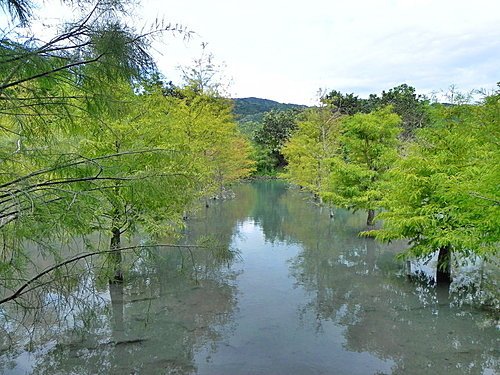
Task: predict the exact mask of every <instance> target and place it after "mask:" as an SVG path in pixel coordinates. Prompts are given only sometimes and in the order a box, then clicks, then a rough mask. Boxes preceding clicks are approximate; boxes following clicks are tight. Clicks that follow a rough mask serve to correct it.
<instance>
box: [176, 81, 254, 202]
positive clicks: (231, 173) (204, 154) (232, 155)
mask: <svg viewBox="0 0 500 375" xmlns="http://www.w3.org/2000/svg"><path fill="white" fill-rule="evenodd" d="M182 93H183V96H184V97H183V98H181V99H179V98H173V97H171V98H168V103H169V104H168V106H169V107H168V110H167V111H166V119H167V120H168V122H169V123H170V124H172V125H171V126H173V127H174V128H175V129H176V131H175V132H176V134H177V136H180V137H184V139H185V142H186V144H185V151H187V152H189V154H190V155H192V156H193V158H194V159H193V161H192V163H193V164H192V166H191V167H190V168H191V169H193V168H194V169H196V170H197V171H198V172H197V173H198V183H199V187H200V191H201V192H202V194H204V195H212V194H214V193H216V192H217V191H218V190H220V189H221V188H222V187H223V186H224V185H228V184H230V183H232V182H234V181H236V180H238V179H239V178H242V177H246V176H247V175H248V174H249V173H250V172H251V171H252V170H253V163H252V162H251V161H250V159H249V157H250V153H251V148H250V144H249V142H248V141H246V140H245V139H244V138H243V137H242V136H241V135H240V134H239V133H238V131H237V126H236V122H235V121H234V117H233V114H232V112H231V111H232V108H231V103H230V101H228V100H226V99H223V98H219V97H214V96H209V95H205V94H197V93H195V92H193V91H192V90H191V89H189V88H186V89H185V90H184V91H183V92H182Z"/></svg>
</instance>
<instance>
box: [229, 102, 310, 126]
mask: <svg viewBox="0 0 500 375" xmlns="http://www.w3.org/2000/svg"><path fill="white" fill-rule="evenodd" d="M233 103H234V109H233V113H234V114H235V115H236V118H237V120H238V122H240V123H243V122H250V121H255V122H261V121H262V118H263V117H264V113H266V112H269V111H272V110H276V111H287V110H290V109H304V108H307V106H305V105H301V104H290V103H279V102H276V101H274V100H269V99H261V98H235V99H233Z"/></svg>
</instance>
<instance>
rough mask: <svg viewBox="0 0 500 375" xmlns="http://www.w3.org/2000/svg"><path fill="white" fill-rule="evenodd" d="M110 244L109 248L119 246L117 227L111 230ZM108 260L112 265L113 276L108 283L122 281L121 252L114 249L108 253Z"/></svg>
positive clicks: (117, 247) (119, 234)
mask: <svg viewBox="0 0 500 375" xmlns="http://www.w3.org/2000/svg"><path fill="white" fill-rule="evenodd" d="M111 233H112V236H111V244H110V250H115V249H119V248H120V236H121V232H120V229H119V228H113V229H112V230H111ZM109 255H110V260H111V263H112V267H113V276H112V277H111V279H110V280H109V281H110V283H121V282H122V281H123V271H122V252H121V251H114V252H112V253H110V254H109Z"/></svg>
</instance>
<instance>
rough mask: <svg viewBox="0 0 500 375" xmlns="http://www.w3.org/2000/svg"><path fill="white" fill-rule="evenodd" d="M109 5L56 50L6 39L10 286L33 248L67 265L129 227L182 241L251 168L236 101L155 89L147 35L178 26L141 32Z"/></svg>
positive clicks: (2, 94) (3, 215)
mask: <svg viewBox="0 0 500 375" xmlns="http://www.w3.org/2000/svg"><path fill="white" fill-rule="evenodd" d="M105 3H106V4H105ZM112 3H113V4H114V5H116V6H117V7H118V8H120V7H121V5H120V2H119V1H118V2H112ZM85 4H86V2H85ZM111 5H112V4H111V3H110V4H108V2H98V4H97V6H96V8H95V9H94V12H92V11H90V13H89V16H88V18H83V19H82V20H81V21H80V22H77V23H75V24H69V25H66V26H67V28H66V30H67V32H66V33H64V34H61V35H60V36H59V37H58V38H55V39H54V40H52V41H51V42H50V43H49V44H47V45H41V44H39V43H38V42H37V40H38V39H36V38H33V39H29V38H28V41H27V42H26V43H20V42H17V41H16V40H15V39H9V38H8V36H6V37H5V38H4V39H3V40H2V45H1V46H0V59H1V64H0V77H1V80H0V81H2V84H1V85H0V146H1V147H0V238H1V241H2V243H1V245H2V250H1V252H0V270H1V272H0V275H1V276H2V277H4V278H5V279H4V280H3V282H2V284H3V285H7V284H8V283H9V280H8V279H9V278H10V276H11V275H12V274H13V273H18V272H19V270H20V269H21V268H22V266H23V264H26V263H27V262H26V261H27V260H28V258H29V257H28V253H27V252H26V251H25V250H26V245H27V244H28V245H31V244H33V243H36V244H38V245H41V246H40V247H39V248H38V249H37V252H40V253H42V254H44V253H43V250H50V251H52V255H53V257H54V258H56V259H60V258H61V257H62V256H63V255H62V254H61V243H63V242H64V241H70V240H71V239H73V238H75V236H77V235H82V236H85V235H88V234H90V233H95V232H100V233H104V235H105V236H106V237H107V238H108V236H109V235H110V234H111V233H112V234H113V236H112V238H113V241H115V242H114V243H113V241H112V248H119V239H120V235H121V234H122V233H123V232H125V231H127V230H128V229H134V228H136V227H140V228H141V229H142V230H144V231H146V232H148V233H150V234H151V235H153V236H155V235H163V234H167V233H168V234H172V232H174V230H177V229H178V228H179V227H180V226H181V225H182V214H183V212H184V211H185V210H187V209H189V208H191V207H192V205H193V204H194V202H196V200H197V199H198V198H200V197H201V196H203V195H206V194H213V193H214V192H215V191H216V190H218V189H220V188H221V186H223V185H225V184H227V183H230V182H232V181H234V180H236V179H238V178H240V177H242V176H245V175H246V174H248V173H249V172H250V170H251V168H252V164H251V162H249V161H248V158H247V156H248V154H249V152H250V150H249V146H248V144H247V143H246V142H245V141H243V140H242V139H241V138H240V137H239V134H238V133H237V131H236V124H235V122H234V120H233V117H232V114H231V105H230V102H229V101H226V100H225V99H222V98H220V97H217V96H216V95H207V94H204V93H203V92H194V91H193V90H192V89H190V88H187V89H185V90H180V89H179V90H177V89H176V90H169V91H165V90H164V89H165V87H163V88H162V87H161V86H160V85H156V84H155V82H152V80H151V77H153V78H154V77H155V76H154V75H153V76H151V75H150V73H152V72H154V62H153V61H152V60H151V59H150V58H149V56H148V54H147V50H146V48H147V45H148V38H149V37H150V36H151V35H153V34H154V33H155V32H156V31H157V32H160V31H162V30H163V31H165V30H172V28H170V27H169V26H168V25H167V26H165V27H163V26H162V25H160V24H158V25H156V26H157V28H158V29H157V30H152V31H151V33H149V32H148V33H146V34H145V35H143V36H140V35H136V34H134V33H133V30H132V29H130V28H127V27H124V26H123V25H122V26H120V20H119V17H118V16H117V14H119V9H115V8H113V7H112V6H111ZM82 9H85V8H82ZM91 9H92V8H91ZM120 9H121V8H120ZM117 17H118V18H117ZM19 40H24V39H19ZM143 78H144V80H143ZM142 82H147V83H146V84H144V86H141V83H142ZM170 92H173V93H175V95H170V96H168V94H169V93H170ZM99 245H102V244H99ZM117 254H118V253H117ZM117 263H118V262H117ZM20 276H21V274H20V273H18V274H17V276H16V277H15V278H14V279H15V280H19V278H20Z"/></svg>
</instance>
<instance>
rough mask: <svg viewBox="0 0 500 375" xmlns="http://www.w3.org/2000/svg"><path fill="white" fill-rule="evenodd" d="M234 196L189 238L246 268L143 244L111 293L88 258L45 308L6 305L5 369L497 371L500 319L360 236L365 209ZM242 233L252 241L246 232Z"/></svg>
mask: <svg viewBox="0 0 500 375" xmlns="http://www.w3.org/2000/svg"><path fill="white" fill-rule="evenodd" d="M236 195H237V198H236V199H234V200H231V201H226V202H222V203H219V202H213V204H211V205H210V207H209V208H207V209H205V208H202V209H201V211H199V212H198V213H197V214H196V215H195V216H194V217H193V218H192V219H190V220H189V222H188V225H187V229H186V230H185V233H184V238H183V239H182V240H181V243H184V244H188V243H189V244H192V243H194V242H196V240H197V239H199V238H204V237H206V236H210V237H212V238H214V239H215V240H216V241H217V243H219V244H220V245H222V246H223V247H226V248H227V247H230V246H231V245H232V244H234V243H239V244H245V248H246V251H247V253H245V254H243V253H242V257H243V258H245V263H243V262H241V263H238V264H235V260H234V259H233V260H231V259H225V258H224V257H221V256H216V257H214V256H213V254H212V255H211V254H210V253H209V252H207V251H205V250H202V249H197V250H195V249H192V252H186V251H180V250H175V249H173V250H172V249H170V250H166V249H157V250H155V251H146V250H141V251H140V252H138V253H137V254H134V256H133V257H130V259H129V260H130V261H132V262H133V265H132V267H131V270H130V272H129V274H128V277H127V281H126V282H125V283H124V284H111V285H108V283H107V278H106V277H103V278H99V277H98V275H95V274H94V273H93V272H91V270H94V269H95V268H94V267H93V265H91V264H87V263H85V262H80V263H78V265H77V267H74V268H73V269H71V272H70V274H72V275H73V276H72V277H70V278H60V279H58V280H56V281H57V282H56V283H50V284H47V285H45V286H44V287H43V288H40V289H39V290H38V292H37V293H34V292H33V293H30V294H28V295H27V297H28V298H27V299H24V300H23V303H27V304H29V307H36V308H33V309H31V308H29V309H27V308H26V306H20V305H16V304H14V303H11V304H6V305H2V306H1V308H0V319H1V320H2V322H3V324H2V325H1V328H0V329H1V330H2V331H0V345H1V347H0V348H1V349H0V350H1V351H0V372H5V373H12V374H24V373H32V374H68V373H75V374H133V373H141V374H143V373H144V374H165V373H166V374H169V373H171V374H192V373H197V372H198V371H200V372H202V373H203V372H204V371H205V372H207V373H217V374H218V373H224V370H227V369H232V370H234V371H235V372H238V371H239V373H252V372H255V373H266V372H265V370H266V368H267V369H269V367H266V366H274V367H273V369H274V370H276V371H277V372H279V370H281V372H285V370H287V371H288V370H289V371H292V372H295V373H318V371H319V370H321V369H331V370H332V372H335V370H338V372H341V373H349V372H348V368H349V366H351V365H352V366H354V365H357V367H356V370H357V373H362V371H363V369H369V368H372V369H386V370H385V371H386V373H387V372H388V371H389V369H391V366H392V369H391V370H390V372H391V373H392V374H428V373H432V374H478V375H479V374H485V375H489V374H494V373H495V371H498V359H497V358H498V349H497V347H498V338H497V337H498V332H497V330H496V328H495V324H496V316H495V314H494V312H493V313H488V312H485V311H483V310H482V309H481V305H477V304H474V303H472V304H468V303H463V301H467V302H470V301H472V302H474V301H475V300H474V299H470V298H468V297H467V296H466V295H465V294H466V293H467V289H466V288H455V289H459V290H460V293H452V294H451V295H448V291H447V290H442V289H436V288H434V287H433V286H431V285H429V284H427V283H424V282H409V281H408V280H407V278H406V275H405V272H404V271H403V267H402V264H400V263H398V262H396V261H395V260H394V255H395V253H396V252H397V251H399V250H400V249H401V246H402V244H393V245H391V246H382V245H380V244H379V243H377V242H374V241H373V240H371V239H367V238H360V237H358V236H357V233H358V232H359V231H360V230H362V229H364V228H365V227H364V226H365V217H364V216H365V215H364V214H363V213H361V215H357V214H352V213H349V212H347V211H344V210H338V211H336V213H335V216H334V219H331V218H330V216H329V212H328V210H326V209H323V210H322V209H321V207H317V206H315V205H314V204H312V202H311V201H310V200H309V198H308V196H307V195H304V194H302V193H300V192H299V191H297V190H296V189H287V187H286V185H284V184H283V183H280V182H276V181H273V182H269V181H264V182H263V181H260V182H254V183H251V184H243V185H241V186H239V187H238V188H237V189H236ZM245 226H248V228H247V229H249V230H251V231H250V232H248V233H247V235H248V239H252V238H253V241H255V243H247V242H246V241H247V239H246V238H245V233H243V232H242V233H241V234H239V233H238V230H241V228H243V227H245ZM262 236H264V237H265V238H264V239H263V238H262ZM257 242H258V243H257ZM267 245H269V246H267ZM292 245H293V246H292ZM242 246H243V245H242ZM219 255H220V254H219ZM271 257H272V258H271ZM287 260H288V263H286V262H287ZM236 262H238V260H237V259H236ZM247 262H248V263H247ZM247 264H248V265H249V266H248V267H247V266H246V265H247ZM82 275H85V276H82ZM273 277H274V278H273ZM101 279H102V280H106V281H103V282H101V281H100V280H101ZM46 281H48V280H46ZM273 282H274V283H275V284H273ZM278 282H279V285H278V284H276V283H278ZM482 287H483V286H481V288H482ZM257 290H260V291H261V292H262V293H263V294H262V295H258V294H257V293H256V291H257ZM452 290H454V289H453V288H452ZM482 290H483V289H482ZM244 309H246V310H244ZM240 310H241V311H240ZM27 334H28V337H27ZM335 335H338V336H335ZM252 340H253V341H252ZM292 340H295V341H294V342H291V341H292ZM30 341H31V343H32V344H33V345H32V346H31V347H30V346H29V345H28V344H29V343H30ZM320 344H321V345H323V347H321V348H320V347H315V346H314V345H320ZM330 345H331V348H330V347H329V346H330ZM324 346H328V347H326V348H325V347H324ZM31 349H33V352H32V353H31V354H30V355H28V352H29V351H30V350H31ZM200 353H201V354H200ZM332 354H334V355H336V356H337V357H334V358H333V359H332V358H331V355H332ZM252 355H253V356H252ZM292 355H293V358H292ZM270 356H274V357H272V358H269V357H270ZM264 357H265V358H264ZM208 358H210V359H208ZM373 359H374V360H373ZM200 360H201V361H205V362H203V364H202V363H201V362H199V361H200ZM358 360H359V361H369V362H370V363H362V364H361V366H359V364H358V363H353V361H358ZM197 361H198V362H197ZM217 361H219V362H217ZM259 361H260V362H259ZM308 361H309V362H308ZM377 361H378V362H377ZM258 362H259V363H258ZM241 363H244V364H245V366H248V367H241V366H240V364H241ZM332 363H334V364H335V365H337V366H338V368H332V367H331V366H332ZM364 365H366V366H365V367H363V366H364ZM231 366H233V367H231ZM235 366H238V367H235ZM252 366H254V367H252ZM280 366H281V367H280ZM294 366H295V367H294ZM297 366H298V367H297ZM301 366H302V367H301ZM342 366H343V367H342ZM369 366H371V367H369ZM219 370H220V371H219ZM254 370H255V371H254ZM351 370H352V369H351ZM315 371H316V372H315ZM325 371H326V370H325ZM366 371H368V370H366ZM374 371H375V370H374ZM374 371H372V372H374ZM225 373H231V372H228V371H226V372H225ZM369 373H371V372H369Z"/></svg>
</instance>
